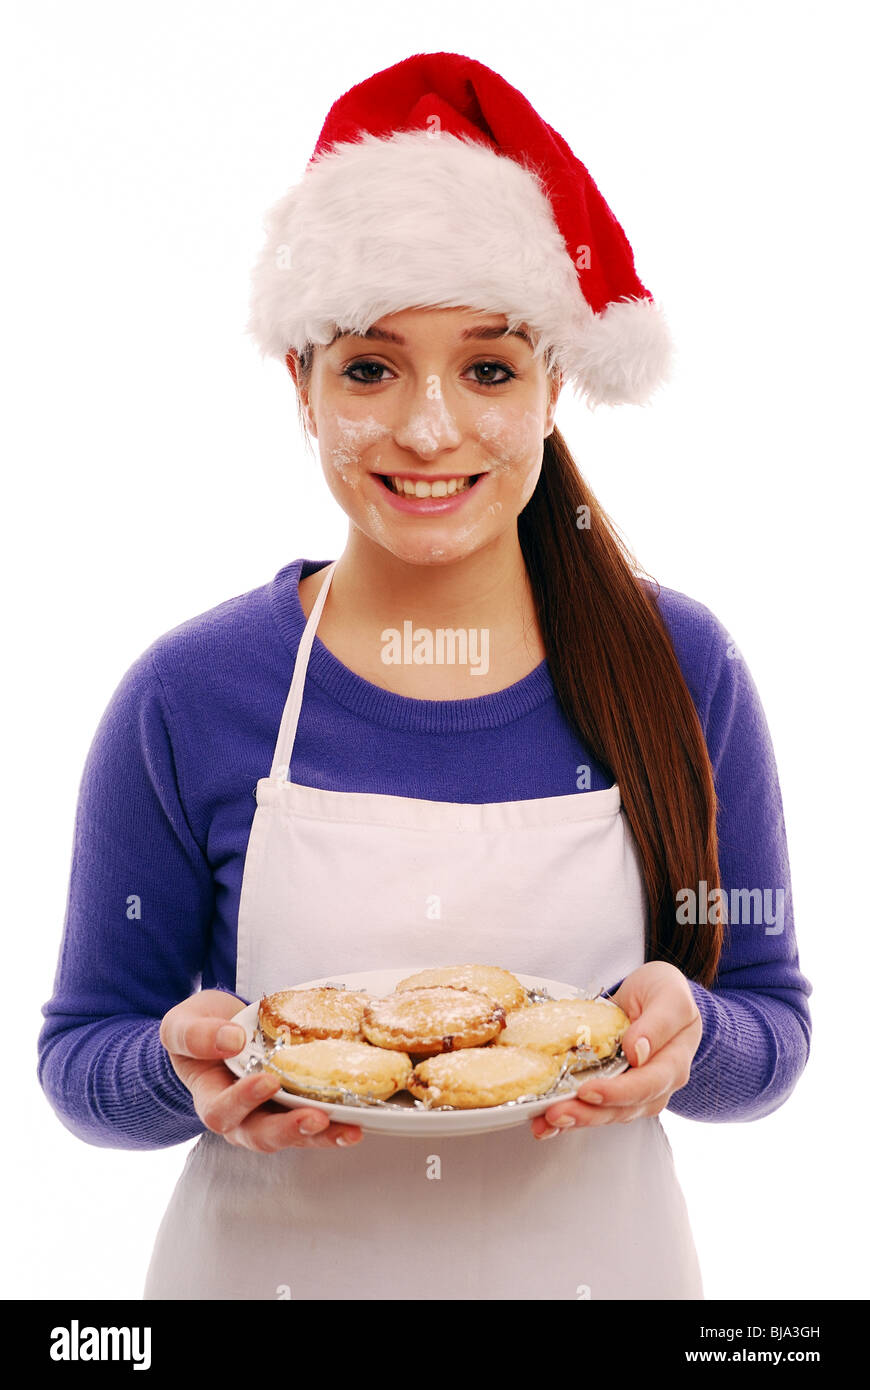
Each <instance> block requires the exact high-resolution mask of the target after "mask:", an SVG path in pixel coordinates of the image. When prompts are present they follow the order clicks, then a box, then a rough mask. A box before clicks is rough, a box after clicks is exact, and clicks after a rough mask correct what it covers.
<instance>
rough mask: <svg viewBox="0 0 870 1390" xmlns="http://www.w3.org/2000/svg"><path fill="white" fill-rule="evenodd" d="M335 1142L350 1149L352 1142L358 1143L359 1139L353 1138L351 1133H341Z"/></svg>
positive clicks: (341, 1147)
mask: <svg viewBox="0 0 870 1390" xmlns="http://www.w3.org/2000/svg"><path fill="white" fill-rule="evenodd" d="M335 1142H336V1144H337V1145H338V1146H339V1148H340V1149H349V1148H350V1147H351V1145H352V1144H358V1143H359V1140H358V1139H352V1138H351V1136H350V1135H349V1134H340V1135H339V1136H338V1138H337V1139H336V1141H335Z"/></svg>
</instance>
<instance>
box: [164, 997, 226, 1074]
mask: <svg viewBox="0 0 870 1390" xmlns="http://www.w3.org/2000/svg"><path fill="white" fill-rule="evenodd" d="M206 994H207V995H208V997H207V998H204V997H203V996H202V995H195V996H194V997H193V998H192V999H185V1000H184V1001H183V1002H182V1003H181V1004H176V1006H175V1008H174V1009H170V1010H169V1012H168V1013H167V1014H166V1015H165V1017H164V1019H163V1021H162V1023H161V1025H160V1041H161V1042H162V1043H163V1046H164V1047H165V1048H166V1050H167V1052H169V1053H170V1054H175V1056H179V1057H198V1058H207V1059H210V1060H214V1059H216V1058H218V1057H233V1056H235V1055H236V1054H237V1053H239V1052H241V1050H242V1048H243V1047H244V1045H245V1030H244V1029H243V1028H242V1027H241V1025H240V1024H238V1023H230V1022H228V1020H229V1019H231V1018H232V1017H233V1016H234V1015H235V1014H237V1013H239V1011H240V1009H242V1008H243V1007H244V1005H243V1004H242V1001H241V1000H240V999H236V998H235V996H234V995H232V994H224V993H223V992H222V991H220V990H208V991H206Z"/></svg>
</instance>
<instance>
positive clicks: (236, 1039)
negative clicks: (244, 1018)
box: [217, 1023, 245, 1052]
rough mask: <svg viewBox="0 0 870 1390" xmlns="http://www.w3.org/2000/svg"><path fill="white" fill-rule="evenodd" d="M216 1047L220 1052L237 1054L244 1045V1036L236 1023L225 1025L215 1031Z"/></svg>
mask: <svg viewBox="0 0 870 1390" xmlns="http://www.w3.org/2000/svg"><path fill="white" fill-rule="evenodd" d="M217 1045H218V1047H219V1048H220V1050H221V1052H238V1051H239V1049H240V1048H242V1047H244V1045H245V1034H244V1032H243V1031H242V1029H241V1028H240V1027H239V1025H238V1024H237V1023H225V1024H224V1025H223V1027H222V1028H219V1029H218V1030H217Z"/></svg>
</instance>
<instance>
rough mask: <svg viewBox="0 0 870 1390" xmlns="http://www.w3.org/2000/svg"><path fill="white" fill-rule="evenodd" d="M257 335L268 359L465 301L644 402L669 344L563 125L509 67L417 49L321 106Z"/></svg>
mask: <svg viewBox="0 0 870 1390" xmlns="http://www.w3.org/2000/svg"><path fill="white" fill-rule="evenodd" d="M266 231H267V239H266V244H265V246H264V248H263V251H262V253H261V255H260V259H259V261H258V263H257V266H256V269H255V271H254V274H253V277H252V296H251V318H250V321H249V324H248V330H249V332H250V333H251V334H252V335H253V337H254V339H255V341H256V342H257V343H258V344H259V346H260V349H261V351H262V352H263V354H268V355H270V356H274V357H277V358H280V359H281V360H283V359H284V358H285V356H286V354H287V352H288V350H289V349H291V348H292V349H294V350H295V351H296V352H299V353H301V352H302V351H303V350H304V349H305V348H306V347H307V346H308V345H309V344H314V343H322V344H325V343H329V342H331V341H332V339H333V337H334V336H335V333H336V332H337V331H346V332H354V333H365V332H366V330H367V329H369V328H370V327H371V326H372V325H373V324H374V323H375V322H376V321H377V320H378V319H379V318H381V317H382V316H383V315H385V314H391V313H396V312H398V311H400V310H402V309H410V308H415V307H424V306H425V307H443V308H448V307H462V306H465V307H468V308H470V309H476V310H482V311H485V312H490V313H498V314H504V315H505V316H506V318H507V326H508V327H509V328H518V327H520V325H521V324H526V325H527V326H528V327H529V328H530V329H531V330H532V336H533V338H534V340H535V353H536V355H539V354H542V353H545V354H546V357H547V360H548V361H549V362H551V363H554V364H556V365H558V366H559V367H560V368H561V370H562V372H563V374H564V377H565V379H566V381H567V382H568V383H569V384H570V385H571V386H572V387H573V389H574V390H575V392H576V393H577V394H578V395H583V396H585V397H586V399H587V402H588V404H590V405H592V406H595V405H598V404H607V405H618V404H620V403H623V402H631V403H633V404H637V405H642V404H644V403H645V402H646V401H647V400H648V399H649V397H650V395H651V394H652V392H653V391H654V390H655V388H656V387H657V386H658V385H659V384H660V383H661V382H662V381H664V380H665V379H666V377H667V374H668V369H669V365H670V358H671V342H670V336H669V333H668V329H667V326H666V323H665V320H664V318H663V316H662V313H661V310H660V309H659V308H658V306H657V305H656V304H654V302H653V299H652V296H651V294H650V293H649V291H648V290H646V289H645V288H644V286H643V285H642V284H641V282H640V280H639V279H638V276H637V273H636V271H635V268H634V257H633V255H632V250H631V247H630V245H629V243H628V240H627V238H626V236H625V233H624V232H623V230H622V228H621V227H620V225H619V223H618V222H617V220H616V218H615V217H614V215H613V213H612V212H611V211H610V208H609V207H608V206H607V204H606V203H605V201H604V199H603V198H602V196H601V194H600V193H599V191H598V188H597V187H596V185H595V183H594V182H593V180H592V178H591V177H590V175H589V173H588V171H587V170H586V168H585V167H584V165H583V164H581V163H580V161H579V159H577V158H576V157H575V156H574V154H572V152H571V150H570V148H569V147H568V145H567V144H566V142H565V140H563V138H562V136H561V135H559V134H557V132H556V131H555V130H553V128H552V127H551V126H549V125H547V123H546V121H543V120H542V119H541V117H540V116H539V115H538V113H537V112H536V111H535V109H534V107H533V106H531V105H530V103H529V102H528V101H527V100H526V98H525V97H524V96H523V95H522V93H521V92H519V91H517V90H516V88H515V87H512V86H511V85H510V83H508V82H506V81H505V80H504V78H502V77H499V75H498V73H495V72H493V71H492V70H491V69H490V68H487V67H485V66H484V65H483V64H482V63H478V62H475V60H474V59H472V58H465V57H462V56H461V55H460V54H458V53H418V54H415V55H414V56H413V57H411V58H407V59H405V60H404V61H403V62H401V63H396V64H395V65H394V66H393V67H390V68H386V69H384V71H382V72H378V73H375V74H374V76H372V77H369V78H367V79H366V80H365V81H364V82H360V83H359V84H358V85H357V86H355V87H352V88H351V90H350V91H349V92H346V93H345V94H344V96H342V97H339V99H338V101H336V103H335V104H334V106H333V107H332V109H331V110H330V112H329V115H328V116H327V118H326V122H325V124H324V126H323V129H322V131H321V132H320V137H319V139H318V141H317V144H316V146H315V149H314V153H313V155H312V158H311V160H310V161H309V164H308V167H307V169H306V171H305V173H304V175H303V177H302V179H301V181H300V182H299V183H298V184H296V185H295V186H294V187H293V188H291V189H290V191H289V192H288V193H287V194H286V195H285V196H284V197H283V198H282V199H281V200H280V201H279V202H278V203H276V204H275V206H274V207H273V208H272V209H271V210H270V212H269V213H268V214H267V218H266Z"/></svg>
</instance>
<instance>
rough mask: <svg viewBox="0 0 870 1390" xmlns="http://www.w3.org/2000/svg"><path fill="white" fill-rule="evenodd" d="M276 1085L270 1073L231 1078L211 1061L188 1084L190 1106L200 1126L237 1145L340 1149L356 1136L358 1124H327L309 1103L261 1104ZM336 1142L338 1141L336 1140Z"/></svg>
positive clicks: (267, 1150) (269, 1149)
mask: <svg viewBox="0 0 870 1390" xmlns="http://www.w3.org/2000/svg"><path fill="white" fill-rule="evenodd" d="M280 1089H281V1083H280V1081H279V1080H278V1077H277V1076H275V1075H274V1073H273V1074H271V1075H270V1074H269V1073H263V1072H258V1073H256V1074H254V1075H253V1076H245V1077H242V1079H241V1080H238V1081H236V1080H234V1079H233V1077H232V1076H231V1075H230V1073H229V1072H227V1070H226V1068H225V1067H223V1066H221V1065H217V1066H215V1065H214V1064H211V1065H210V1066H208V1067H207V1068H206V1069H205V1070H204V1071H203V1072H201V1073H200V1075H199V1076H198V1077H196V1078H195V1079H194V1080H193V1081H192V1083H191V1093H192V1095H193V1098H194V1105H195V1106H196V1111H197V1114H198V1115H199V1117H200V1119H201V1120H202V1122H203V1124H204V1125H205V1126H206V1127H207V1128H208V1129H210V1130H212V1131H213V1132H214V1133H215V1134H222V1135H223V1137H224V1139H226V1140H227V1141H228V1142H229V1143H230V1144H234V1145H236V1146H237V1147H239V1148H246V1149H253V1150H255V1151H256V1152H258V1153H276V1152H277V1151H278V1150H279V1149H285V1148H289V1147H298V1148H302V1147H304V1148H334V1147H336V1145H338V1147H345V1146H346V1145H347V1144H350V1143H358V1142H359V1141H360V1140H361V1139H362V1130H361V1129H360V1127H359V1125H342V1124H330V1121H329V1116H328V1115H327V1114H326V1113H325V1112H324V1111H323V1110H319V1109H317V1108H315V1107H313V1106H312V1107H311V1109H305V1108H299V1109H293V1110H285V1109H283V1108H281V1109H280V1110H279V1109H277V1108H274V1109H273V1108H264V1107H266V1104H267V1102H268V1101H269V1100H270V1099H271V1097H272V1096H274V1095H276V1094H277V1093H278V1091H279V1090H280ZM339 1140H344V1142H343V1143H341V1144H340V1143H339Z"/></svg>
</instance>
